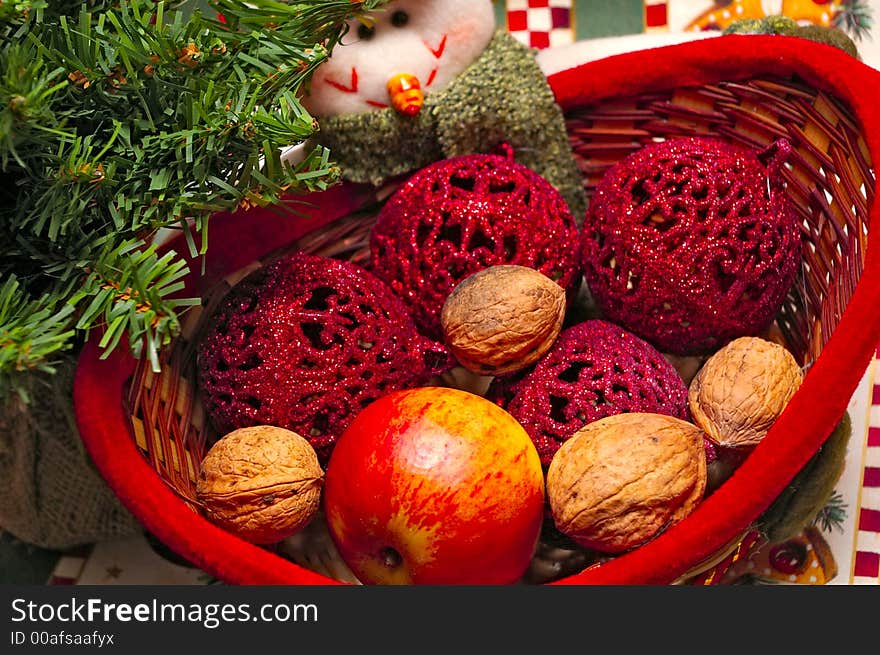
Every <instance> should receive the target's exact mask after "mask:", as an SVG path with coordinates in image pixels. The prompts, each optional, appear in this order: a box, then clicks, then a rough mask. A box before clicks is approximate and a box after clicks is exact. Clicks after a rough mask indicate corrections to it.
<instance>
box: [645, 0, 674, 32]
mask: <svg viewBox="0 0 880 655" xmlns="http://www.w3.org/2000/svg"><path fill="white" fill-rule="evenodd" d="M668 30H669V2H668V1H667V0H660V1H659V2H658V1H657V0H645V31H646V32H665V31H668Z"/></svg>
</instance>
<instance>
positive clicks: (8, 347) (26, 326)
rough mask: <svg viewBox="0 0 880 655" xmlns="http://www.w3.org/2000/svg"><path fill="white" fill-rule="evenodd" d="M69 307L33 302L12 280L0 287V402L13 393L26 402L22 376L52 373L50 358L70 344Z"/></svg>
mask: <svg viewBox="0 0 880 655" xmlns="http://www.w3.org/2000/svg"><path fill="white" fill-rule="evenodd" d="M72 314H73V307H72V306H70V305H63V306H61V307H60V308H59V307H56V306H55V304H54V303H53V302H52V301H51V300H50V299H49V298H48V297H45V296H44V297H42V298H39V299H37V300H32V299H30V298H29V296H28V294H27V293H26V292H25V290H24V289H23V288H22V286H21V285H20V284H19V281H18V280H17V279H16V278H14V277H11V276H10V277H7V278H6V279H5V280H4V281H3V283H2V285H0V400H6V398H7V394H8V393H9V392H16V393H18V394H19V396H20V397H21V398H22V400H24V401H25V402H27V401H28V400H29V399H28V397H27V392H26V391H25V387H26V385H25V384H24V383H23V381H22V378H21V377H20V376H21V375H22V374H27V373H30V372H32V371H41V372H44V373H54V372H55V361H54V359H53V358H54V357H55V355H56V354H57V353H59V352H60V351H63V350H66V349H68V348H69V347H70V345H71V339H72V337H73V335H74V331H73V330H72V329H71V321H70V318H71V315H72Z"/></svg>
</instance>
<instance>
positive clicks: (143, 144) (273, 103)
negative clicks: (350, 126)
mask: <svg viewBox="0 0 880 655" xmlns="http://www.w3.org/2000/svg"><path fill="white" fill-rule="evenodd" d="M386 1H387V0H372V1H368V2H350V1H348V0H344V1H343V0H307V1H301V2H290V3H284V2H276V1H274V0H249V1H248V2H240V1H238V0H208V5H209V6H210V8H211V9H212V10H213V14H212V15H208V14H211V13H212V12H203V11H201V9H199V8H195V9H193V8H192V7H190V6H189V4H191V3H170V2H162V1H159V2H155V1H154V0H121V1H117V2H104V1H100V0H80V1H79V2H73V1H61V2H44V1H42V0H20V1H19V2H12V3H7V2H4V3H2V5H0V66H2V68H0V166H2V169H0V170H2V175H3V181H4V184H0V226H2V230H0V247H2V250H3V254H4V256H3V257H2V258H0V280H4V282H3V287H2V293H3V294H4V296H3V298H4V302H5V303H6V304H5V309H4V310H3V312H2V313H0V348H2V351H3V352H2V355H0V381H2V382H3V383H4V384H3V387H0V395H2V393H3V391H4V390H6V389H9V388H11V386H12V385H13V382H11V376H13V375H14V374H15V373H19V372H25V373H26V372H28V371H31V370H35V369H39V370H48V369H51V368H52V363H51V362H52V361H53V358H54V357H56V356H61V355H62V353H64V352H66V351H68V350H70V349H71V347H72V346H73V345H74V344H75V343H76V340H77V339H82V338H85V336H86V335H88V334H89V333H90V331H91V330H92V329H93V328H100V329H101V330H102V333H101V336H100V345H101V347H103V348H104V354H105V355H106V354H109V353H110V352H112V351H113V350H114V349H115V348H117V347H118V346H119V344H120V343H123V342H126V343H127V347H128V348H129V349H130V350H131V352H132V353H133V354H135V355H136V356H144V357H147V358H148V359H149V361H150V362H151V363H152V365H153V368H154V369H155V370H158V366H159V364H158V362H159V358H158V352H159V350H160V349H161V348H162V347H163V346H164V345H166V344H167V343H168V342H169V341H170V339H171V338H173V336H174V335H176V334H177V333H178V332H179V329H180V314H181V313H182V312H183V311H185V310H186V308H187V307H190V306H192V305H193V304H196V303H197V302H198V300H197V299H193V298H185V297H180V295H181V294H180V291H181V289H182V281H181V280H182V278H183V277H184V276H185V275H186V274H187V273H188V270H187V267H186V265H185V263H184V259H183V258H182V257H181V256H179V254H178V253H176V252H173V251H170V252H167V253H164V254H160V253H159V251H158V250H157V249H156V248H155V247H154V246H152V245H151V238H152V236H153V235H154V234H156V232H157V231H158V230H160V229H161V228H167V227H174V228H177V229H181V230H183V231H184V234H185V237H186V238H185V241H184V242H185V243H186V244H187V247H188V248H189V251H190V253H189V254H190V255H191V256H197V255H198V254H199V253H202V254H203V253H204V252H206V250H207V248H208V247H209V245H208V239H207V237H208V223H209V221H210V217H211V216H212V215H213V214H214V213H216V212H226V211H235V210H238V209H247V208H250V207H255V206H277V207H279V220H298V218H297V215H296V214H295V213H293V212H288V213H287V214H286V215H282V214H283V213H282V209H281V208H282V207H283V208H287V207H288V206H289V205H291V204H292V203H284V204H282V203H280V201H281V200H282V199H283V198H290V197H291V196H293V197H295V195H296V194H302V193H305V192H309V191H315V190H322V189H326V188H327V187H328V186H330V185H332V184H335V183H336V182H337V181H338V180H339V175H340V171H339V168H338V167H337V166H336V165H335V164H334V162H333V160H332V153H329V152H327V151H326V150H324V149H322V148H316V149H314V150H312V151H311V152H308V153H307V154H306V156H305V157H304V158H303V159H302V161H300V163H298V164H296V165H291V164H290V163H289V162H288V161H287V160H286V158H285V157H284V153H285V152H286V151H287V149H288V148H290V147H292V146H296V145H300V144H305V143H306V142H307V141H308V139H309V137H311V136H312V135H313V134H314V133H315V131H316V130H317V129H319V125H318V123H317V121H316V120H315V119H314V118H313V117H312V116H310V115H309V113H308V112H307V111H306V110H305V109H304V108H303V107H302V105H301V104H300V102H299V97H300V94H301V93H302V91H304V90H305V88H306V86H307V85H308V82H309V80H310V78H311V76H312V74H313V73H314V70H315V69H316V68H317V67H318V66H319V65H320V64H321V63H323V62H324V61H325V60H326V59H327V58H328V57H329V56H330V53H331V52H332V50H333V48H334V47H336V45H337V44H338V43H339V42H340V39H341V38H342V37H343V36H344V34H345V33H346V31H347V30H348V22H347V21H348V20H350V19H352V18H356V17H358V16H361V15H363V14H365V13H366V12H372V11H376V10H378V9H380V8H381V6H382V5H384V4H385V3H386ZM300 220H301V219H300ZM196 235H199V236H200V239H196ZM197 242H199V243H201V246H200V247H199V248H198V250H197V247H196V243H197ZM46 367H48V368H46Z"/></svg>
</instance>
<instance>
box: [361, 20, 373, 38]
mask: <svg viewBox="0 0 880 655" xmlns="http://www.w3.org/2000/svg"><path fill="white" fill-rule="evenodd" d="M375 33H376V28H375V27H370V26H368V25H364V24H363V23H361V24H360V25H359V26H358V38H359V39H362V40H364V41H369V40H370V39H372V38H373V34H375Z"/></svg>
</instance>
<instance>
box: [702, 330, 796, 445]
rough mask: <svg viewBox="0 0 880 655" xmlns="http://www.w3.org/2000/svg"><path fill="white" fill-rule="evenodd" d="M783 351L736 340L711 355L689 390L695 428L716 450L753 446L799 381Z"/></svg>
mask: <svg viewBox="0 0 880 655" xmlns="http://www.w3.org/2000/svg"><path fill="white" fill-rule="evenodd" d="M803 377H804V376H803V372H802V371H801V369H800V366H798V363H797V361H795V359H794V357H793V356H792V354H791V353H790V352H789V351H788V350H787V349H786V348H785V347H783V346H781V345H779V344H777V343H774V342H772V341H768V340H766V339H762V338H760V337H740V338H739V339H735V340H733V341H731V342H730V343H728V344H727V345H726V346H724V347H722V348H721V349H719V350H718V351H717V352H716V353H715V354H713V355H712V356H711V357H710V358H709V359H707V360H706V363H705V364H704V365H703V367H702V368H701V369H700V370H699V372H698V373H697V375H696V376H695V377H694V379H693V380H692V381H691V384H690V386H689V387H688V405H689V406H690V410H691V416H692V417H693V421H694V423H696V424H697V425H698V426H700V427H701V428H702V429H703V430H705V432H706V435H707V436H708V437H709V439H711V440H712V441H713V442H714V443H717V444H718V445H720V446H725V447H730V448H735V447H751V446H754V445H756V444H757V443H758V442H760V441H761V439H763V438H764V436H765V435H766V434H767V431H768V430H769V429H770V427H771V426H772V425H773V423H774V422H775V421H776V419H777V418H778V417H779V415H780V414H781V413H782V410H783V409H785V406H786V405H787V404H788V402H789V400H791V398H792V396H794V394H795V392H796V391H797V390H798V388H799V387H800V385H801V382H803Z"/></svg>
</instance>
